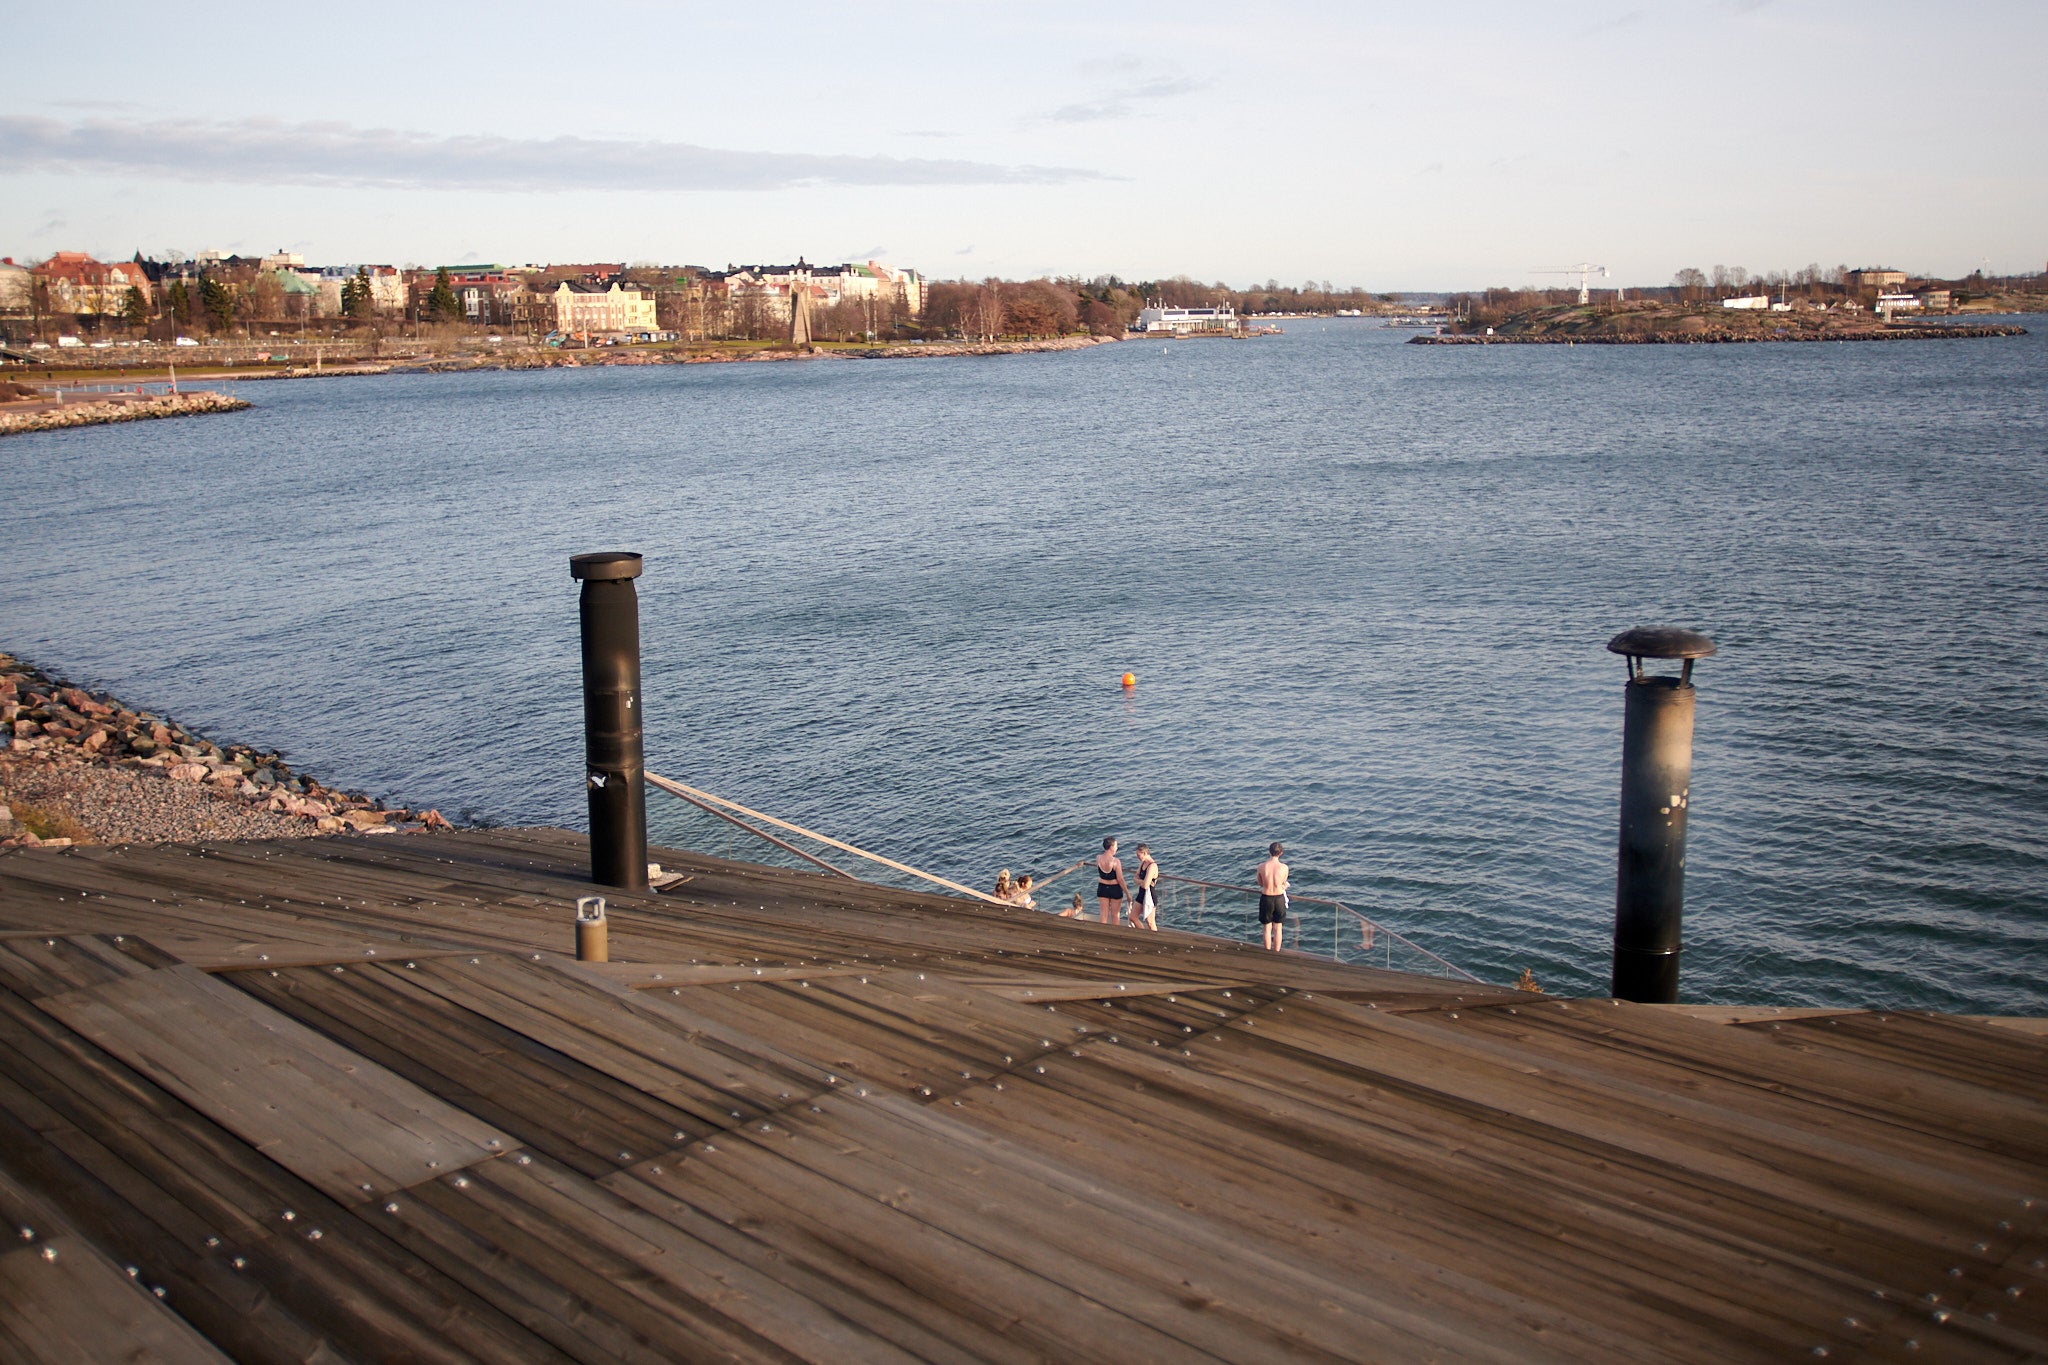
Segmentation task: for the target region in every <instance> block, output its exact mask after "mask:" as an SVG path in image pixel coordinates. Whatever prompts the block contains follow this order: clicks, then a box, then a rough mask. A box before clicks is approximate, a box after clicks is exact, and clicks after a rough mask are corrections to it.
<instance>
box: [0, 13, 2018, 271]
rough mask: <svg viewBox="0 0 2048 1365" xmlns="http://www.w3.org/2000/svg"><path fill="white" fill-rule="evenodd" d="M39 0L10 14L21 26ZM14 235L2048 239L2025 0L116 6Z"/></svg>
mask: <svg viewBox="0 0 2048 1365" xmlns="http://www.w3.org/2000/svg"><path fill="white" fill-rule="evenodd" d="M49 14H50V10H49V8H48V6H47V5H46V4H40V3H39V4H33V5H32V4H26V3H21V0H0V33H7V34H11V35H13V36H15V37H20V36H21V35H23V34H26V33H30V32H34V31H36V30H37V29H38V28H39V27H42V26H45V25H46V22H47V16H48V15H49ZM65 16H66V17H65V22H64V24H63V26H62V35H61V36H60V37H58V38H54V39H52V40H51V41H52V42H55V43H57V44H58V45H60V46H62V45H64V44H68V43H70V42H73V41H82V40H84V39H85V37H86V35H89V34H91V33H93V32H94V31H95V30H104V31H105V32H106V33H107V34H109V35H114V36H113V37H111V38H110V40H109V41H106V42H103V43H99V42H96V43H95V45H94V47H93V51H92V53H91V55H90V57H89V58H81V59H78V60H70V59H67V60H54V59H53V60H47V61H45V60H34V61H30V60H24V59H23V58H24V50H23V49H19V48H17V49H16V57H15V60H14V61H12V62H11V63H9V73H8V77H7V79H6V81H5V82H0V255H11V256H13V257H14V258H15V259H17V260H26V259H40V258H41V257H43V256H46V255H48V254H49V253H50V252H52V251H56V250H82V251H90V252H93V253H94V254H96V255H99V256H101V257H103V258H126V257H128V256H130V255H132V254H133V253H134V252H136V251H138V250H140V251H142V252H143V253H145V254H147V255H156V256H162V255H164V254H165V253H166V252H170V251H177V252H180V253H191V252H196V251H199V250H204V249H215V250H221V251H230V252H242V253H260V252H266V251H272V250H277V249H280V248H282V249H285V250H290V251H298V252H302V253H304V255H305V256H306V258H307V259H308V260H309V261H310V262H312V263H315V264H343V263H354V262H364V261H368V262H388V263H392V264H441V263H449V264H452V263H457V262H478V261H481V262H498V263H505V264H511V263H528V262H532V263H542V262H548V261H556V262H568V261H604V260H611V261H627V262H638V261H659V262H663V263H670V264H683V263H688V264H696V265H705V266H713V267H722V266H724V265H727V264H729V263H736V262H751V261H785V260H791V259H794V258H796V257H797V256H799V255H801V256H804V257H806V258H808V259H810V260H812V261H820V262H833V261H840V260H868V259H875V260H880V261H883V262H885V263H887V264H891V265H895V266H912V267H915V268H917V269H919V270H921V271H923V272H924V273H925V274H926V275H928V276H931V277H934V278H941V279H949V278H980V277H983V276H987V275H1002V276H1006V277H1010V278H1023V277H1028V276H1035V275H1041V274H1052V275H1081V276H1095V275H1099V274H1116V275H1120V276H1122V277H1123V278H1125V279H1150V278H1159V277H1164V276H1170V275H1179V274H1186V275H1192V276H1194V277H1195V278H1197V279H1200V280H1204V281H1213V280H1221V281H1225V282H1227V283H1230V284H1233V285H1238V286H1242V285H1248V284H1253V283H1262V282H1264V281H1265V280H1268V279H1277V280H1279V281H1281V282H1282V283H1286V284H1301V283H1305V282H1307V281H1310V280H1314V281H1317V282H1320V281H1323V280H1329V281H1331V282H1333V283H1335V284H1336V285H1338V286H1339V287H1344V286H1350V285H1362V286H1365V287H1367V288H1370V289H1374V290H1432V289H1468V288H1481V287H1486V286H1489V285H1509V286H1523V287H1527V286H1537V285H1545V284H1559V283H1562V282H1563V277H1561V276H1545V275H1542V274H1539V273H1537V272H1540V271H1545V270H1556V269H1559V268H1561V267H1566V266H1571V265H1575V264H1577V263H1579V262H1592V263H1596V264H1600V265H1604V266H1606V267H1608V269H1609V270H1610V272H1611V274H1610V275H1609V277H1608V279H1609V281H1611V282H1613V283H1620V284H1639V285H1655V284H1664V283H1668V282H1669V280H1670V278H1671V276H1672V274H1673V272H1674V271H1676V270H1679V269H1681V268H1684V267H1697V268H1699V269H1702V270H1711V269H1712V267H1713V266H1715V265H1717V264H1724V265H1729V266H1741V267H1743V268H1745V269H1747V270H1749V271H1751V272H1754V273H1762V272H1767V271H1770V270H1776V269H1787V270H1790V269H1797V268H1799V267H1802V266H1804V265H1807V264H1809V263H1816V262H1817V263H1819V264H1821V265H1823V266H1833V265H1838V264H1846V265H1850V266H1857V265H1885V266H1895V267H1898V268H1901V269H1905V270H1910V271H1914V272H1916V273H1917V272H1925V273H1929V274H1938V275H1949V276H1953V275H1962V274H1967V273H1968V272H1969V271H1971V270H1975V269H1980V268H1981V269H1984V270H1986V271H1989V272H1993V273H2009V272H2019V271H2038V270H2041V269H2043V268H2044V258H2048V151H2044V148H2048V138H2044V137H2043V133H2044V131H2048V80H2044V79H2042V77H2041V73H2040V66H2039V60H2038V54H2039V53H2040V52H2041V51H2042V50H2043V48H2044V41H2043V40H2044V39H2048V4H2043V3H2041V0H1953V2H1952V3H1949V4H1945V5H1935V4H1931V3H1893V0H1855V2H1853V3H1852V2H1850V0H1586V2H1585V3H1577V2H1575V0H1554V2H1553V3H1548V4H1542V5H1531V4H1526V3H1482V2H1480V0H1436V2H1435V3H1430V4H1419V3H1415V0H1402V2H1401V3H1384V4H1383V3H1377V0H1353V3H1346V4H1310V3H1277V4H1258V3H1247V2H1246V0H1235V2H1234V3H1222V4H1215V3H1206V2H1205V0H1177V2H1176V3H1157V4H1155V3H1142V2H1139V3H1120V2H1119V0H1093V2H1092V3H1067V2H1066V0H1047V2H1046V3H1031V4H1016V3H1005V4H994V3H978V2H977V0H954V2H953V3H945V4H938V3H894V2H892V0H875V2H873V3H865V4H861V5H858V6H852V5H847V6H835V5H826V4H788V3H777V2H776V0H759V2H757V3H753V4H749V5H733V4H723V5H705V4H692V3H668V2H666V0H584V3H580V4H577V5H574V6H562V5H559V4H547V5H541V4H530V3H525V2H524V0H497V2H496V3H491V4H464V3H431V0H430V2H429V3H425V4H421V3H414V4H404V5H401V4H339V5H334V6H330V7H326V8H323V9H320V10H318V11H306V12H300V11H292V10H289V9H286V10H280V9H279V8H278V7H276V6H275V5H262V6H258V5H246V4H194V5H187V6H178V7H172V8H169V9H166V8H164V7H163V6H161V5H151V6H143V5H139V4H118V3H112V4H110V3H92V2H91V0H73V3H71V4H69V5H67V6H66V7H65Z"/></svg>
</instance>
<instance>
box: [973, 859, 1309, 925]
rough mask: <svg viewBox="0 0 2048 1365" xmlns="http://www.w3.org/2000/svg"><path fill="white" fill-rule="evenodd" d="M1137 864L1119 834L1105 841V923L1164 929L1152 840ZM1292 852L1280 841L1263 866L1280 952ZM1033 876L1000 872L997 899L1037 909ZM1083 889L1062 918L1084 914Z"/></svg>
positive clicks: (1263, 915) (1263, 904)
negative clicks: (1129, 861) (1127, 856)
mask: <svg viewBox="0 0 2048 1365" xmlns="http://www.w3.org/2000/svg"><path fill="white" fill-rule="evenodd" d="M1137 851H1138V859H1137V863H1138V865H1137V867H1136V868H1134V869H1132V870H1131V871H1129V872H1126V871H1125V870H1124V860H1123V859H1122V858H1120V857H1118V856H1117V838H1116V836H1115V835H1114V834H1112V835H1109V836H1107V837H1106V838H1104V839H1103V841H1102V852H1101V853H1099V854H1097V855H1096V857H1095V905H1096V910H1097V912H1098V913H1099V914H1100V916H1101V919H1102V922H1103V923H1104V924H1128V925H1129V926H1130V927H1131V928H1133V929H1150V930H1151V931H1153V932H1154V933H1157V932H1158V931H1159V901H1158V898H1157V894H1156V891H1157V888H1158V885H1159V875H1160V874H1159V863H1158V862H1157V861H1156V860H1155V859H1154V858H1153V857H1152V847H1151V845H1149V844H1139V845H1138V850H1137ZM1285 851H1286V850H1285V849H1283V848H1281V846H1280V845H1279V844H1277V843H1275V844H1271V845H1269V846H1268V847H1267V850H1266V852H1267V858H1266V861H1265V862H1263V863H1260V864H1259V870H1258V872H1257V874H1256V875H1257V878H1258V883H1259V927H1260V930H1261V932H1262V933H1263V934H1264V936H1265V946H1266V948H1267V950H1268V951H1270V952H1276V953H1277V952H1279V951H1280V949H1281V948H1282V947H1283V946H1284V942H1285V939H1286V935H1287V910H1288V901H1287V876H1288V868H1287V864H1286V863H1284V862H1282V861H1280V855H1281V854H1282V853H1284V852H1285ZM1031 887H1032V876H1031V874H1030V873H1029V872H1027V873H1025V874H1024V875H1023V876H1021V877H1017V878H1014V879H1013V878H1012V877H1011V876H1010V869H1009V868H1007V867H1006V868H1004V869H1003V870H1002V871H1001V872H999V873H997V874H996V885H995V890H994V892H993V893H992V894H993V895H994V897H995V899H997V900H999V901H1001V902H1002V903H1003V904H1005V905H1019V906H1022V907H1023V908H1025V909H1026V910H1036V909H1037V908H1038V902H1037V901H1036V900H1035V899H1033V897H1032V895H1031ZM1083 905H1084V901H1083V899H1082V893H1081V892H1079V891H1076V892H1075V893H1074V901H1073V904H1071V905H1069V906H1067V907H1066V908H1065V909H1064V910H1061V911H1060V912H1059V914H1060V918H1061V919H1080V918H1082V917H1083V915H1084V913H1085V912H1084V910H1083V908H1082V907H1083Z"/></svg>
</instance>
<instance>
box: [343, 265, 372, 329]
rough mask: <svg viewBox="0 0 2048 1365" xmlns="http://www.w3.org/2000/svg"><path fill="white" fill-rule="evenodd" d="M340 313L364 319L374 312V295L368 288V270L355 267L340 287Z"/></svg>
mask: <svg viewBox="0 0 2048 1365" xmlns="http://www.w3.org/2000/svg"><path fill="white" fill-rule="evenodd" d="M341 311H342V312H343V313H345V314H347V315H348V316H349V317H352V318H366V317H369V316H370V315H371V314H372V313H373V312H375V311H376V295H375V293H374V292H373V291H372V290H371V288H370V268H369V267H368V266H366V265H359V266H357V267H356V273H355V274H353V275H351V276H349V278H348V283H346V284H344V285H342V287H341Z"/></svg>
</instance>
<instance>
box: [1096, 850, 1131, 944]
mask: <svg viewBox="0 0 2048 1365" xmlns="http://www.w3.org/2000/svg"><path fill="white" fill-rule="evenodd" d="M1130 898H1131V884H1130V883H1129V882H1127V881H1125V880H1124V860H1123V859H1121V858H1119V857H1117V856H1116V836H1115V835H1114V834H1112V835H1109V836H1108V837H1106V838H1104V839H1103V841H1102V852H1101V853H1100V854H1098V855H1097V856H1096V859H1095V904H1096V906H1097V908H1099V909H1100V910H1101V912H1102V922H1103V923H1104V924H1115V923H1116V922H1117V920H1118V919H1119V918H1120V917H1121V916H1122V914H1123V909H1124V902H1125V901H1127V900H1129V899H1130Z"/></svg>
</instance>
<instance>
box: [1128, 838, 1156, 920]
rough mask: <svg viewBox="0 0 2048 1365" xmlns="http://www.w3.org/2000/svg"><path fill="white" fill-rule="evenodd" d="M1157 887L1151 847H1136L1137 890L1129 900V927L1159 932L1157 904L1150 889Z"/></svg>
mask: <svg viewBox="0 0 2048 1365" xmlns="http://www.w3.org/2000/svg"><path fill="white" fill-rule="evenodd" d="M1157 885H1159V864H1158V863H1156V862H1154V861H1152V845H1150V844H1139V845H1138V890H1137V894H1136V895H1135V896H1134V897H1133V898H1132V900H1131V927H1132V928H1133V929H1150V930H1151V931H1152V932H1153V933H1155V934H1156V933H1158V932H1159V902H1158V901H1157V900H1155V899H1154V898H1153V894H1152V888H1154V887H1155V886H1157Z"/></svg>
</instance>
